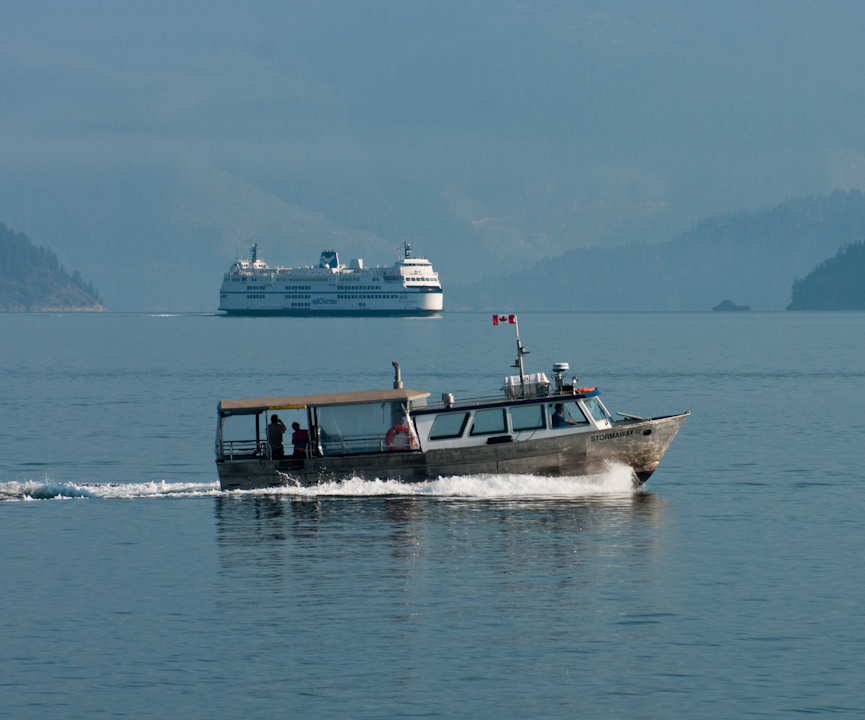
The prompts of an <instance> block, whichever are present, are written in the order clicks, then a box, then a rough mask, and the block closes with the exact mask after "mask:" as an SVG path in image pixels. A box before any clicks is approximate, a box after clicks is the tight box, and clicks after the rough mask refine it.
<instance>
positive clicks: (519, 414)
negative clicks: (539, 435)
mask: <svg viewBox="0 0 865 720" xmlns="http://www.w3.org/2000/svg"><path fill="white" fill-rule="evenodd" d="M543 410H544V407H543V405H524V406H523V407H512V408H511V427H512V428H513V430H514V432H519V431H520V430H543V428H544V412H543Z"/></svg>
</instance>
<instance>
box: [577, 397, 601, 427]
mask: <svg viewBox="0 0 865 720" xmlns="http://www.w3.org/2000/svg"><path fill="white" fill-rule="evenodd" d="M583 404H584V405H585V406H586V410H588V411H589V413H590V414H591V416H592V417H593V418H594V419H595V421H597V422H600V421H601V420H606V419H607V415H606V413H605V412H604V411H603V409H602V408H601V403H600V402H599V401H598V398H589V399H588V400H584V401H583Z"/></svg>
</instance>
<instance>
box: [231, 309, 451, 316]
mask: <svg viewBox="0 0 865 720" xmlns="http://www.w3.org/2000/svg"><path fill="white" fill-rule="evenodd" d="M220 311H221V312H223V313H225V315H224V317H324V316H327V317H436V316H440V315H441V314H442V312H444V311H443V310H442V309H438V310H425V309H414V308H410V309H404V310H403V309H398V308H395V309H392V310H366V309H361V310H352V309H349V308H346V309H337V310H316V309H305V310H291V309H283V308H274V309H264V310H254V309H239V310H228V309H226V308H220Z"/></svg>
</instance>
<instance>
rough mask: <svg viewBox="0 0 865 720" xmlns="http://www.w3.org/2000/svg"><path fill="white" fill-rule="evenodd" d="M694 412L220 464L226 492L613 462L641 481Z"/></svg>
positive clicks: (559, 471)
mask: <svg viewBox="0 0 865 720" xmlns="http://www.w3.org/2000/svg"><path fill="white" fill-rule="evenodd" d="M686 417H688V414H687V413H685V414H683V415H674V416H670V417H664V418H654V419H648V420H645V421H638V422H635V421H619V422H616V423H613V424H612V425H611V427H609V428H607V429H604V430H592V431H581V432H574V433H563V434H562V435H561V436H558V437H549V438H544V439H539V440H525V441H520V442H502V443H493V444H486V445H480V446H475V447H469V448H454V449H447V450H428V451H427V452H420V451H416V452H393V453H372V454H364V455H343V456H332V457H322V458H309V459H303V458H301V459H295V458H284V459H281V460H264V459H255V458H253V459H240V460H229V459H225V460H222V461H218V462H217V468H218V472H219V482H220V487H221V488H222V489H223V490H254V489H266V488H278V487H286V486H311V485H318V484H320V483H322V482H329V481H335V480H342V479H347V478H353V477H357V478H362V479H365V480H375V479H380V480H397V481H400V482H405V483H418V482H424V481H428V480H432V479H435V478H438V477H447V476H452V475H478V474H502V473H508V474H517V475H543V476H563V475H564V476H583V475H592V474H596V473H599V472H603V471H604V469H605V468H606V467H607V466H608V465H609V464H610V463H623V464H625V465H628V466H630V467H631V468H632V469H633V471H634V485H635V486H639V485H642V484H643V483H644V482H645V481H646V480H648V479H649V477H650V476H651V475H652V473H653V472H654V471H655V469H656V468H657V467H658V464H659V463H660V461H661V458H662V457H663V456H664V453H665V452H666V450H667V448H668V447H669V445H670V443H671V442H672V441H673V438H674V437H675V436H676V433H677V432H678V431H679V428H680V427H681V426H682V423H683V422H684V421H685V418H686Z"/></svg>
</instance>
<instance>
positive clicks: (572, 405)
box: [548, 400, 589, 428]
mask: <svg viewBox="0 0 865 720" xmlns="http://www.w3.org/2000/svg"><path fill="white" fill-rule="evenodd" d="M559 407H561V411H562V412H561V416H562V417H563V418H564V421H562V420H560V419H559V418H558V417H557V408H559ZM548 409H549V411H550V427H551V428H562V427H570V424H571V423H576V424H577V425H586V424H588V422H589V421H588V420H586V416H585V415H583V411H582V410H580V406H579V405H577V403H576V402H575V401H573V400H572V401H570V402H562V403H553V404H551V405H549V406H548ZM569 420H570V422H568V421H569Z"/></svg>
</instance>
